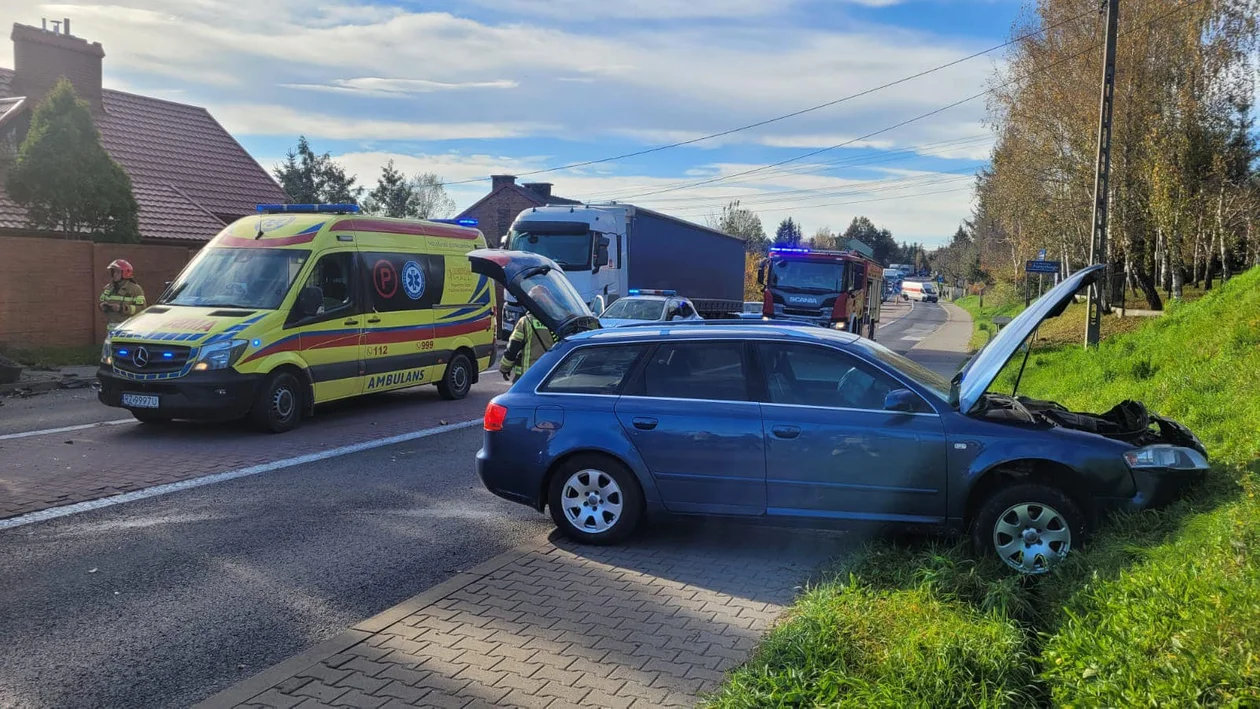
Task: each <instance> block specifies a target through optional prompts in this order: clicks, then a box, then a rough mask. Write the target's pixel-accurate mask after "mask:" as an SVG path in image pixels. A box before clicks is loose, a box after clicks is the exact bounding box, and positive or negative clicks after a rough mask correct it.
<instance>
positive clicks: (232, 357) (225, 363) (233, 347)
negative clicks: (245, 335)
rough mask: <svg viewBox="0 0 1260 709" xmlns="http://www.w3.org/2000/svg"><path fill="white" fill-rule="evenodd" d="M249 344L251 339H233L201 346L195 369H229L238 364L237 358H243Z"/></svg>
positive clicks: (202, 370) (200, 370) (199, 370)
mask: <svg viewBox="0 0 1260 709" xmlns="http://www.w3.org/2000/svg"><path fill="white" fill-rule="evenodd" d="M248 344H249V340H231V341H224V342H216V343H214V344H212V345H206V346H205V347H202V348H201V353H200V354H199V355H198V356H197V363H196V364H195V365H193V370H194V371H197V372H205V371H209V370H215V369H227V368H228V367H231V366H232V365H233V364H236V360H238V359H240V358H241V355H242V354H243V353H244V352H245V347H246V345H248Z"/></svg>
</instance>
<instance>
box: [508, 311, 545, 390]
mask: <svg viewBox="0 0 1260 709" xmlns="http://www.w3.org/2000/svg"><path fill="white" fill-rule="evenodd" d="M555 344H556V336H555V335H554V334H552V332H551V330H548V329H547V327H546V326H545V325H543V324H542V323H541V322H539V321H538V319H537V318H535V317H534V316H533V315H529V314H526V315H522V316H521V318H520V320H517V321H516V327H514V328H512V336H511V337H509V338H508V346H507V351H506V352H504V353H503V359H502V360H501V361H500V362H499V372H501V373H503V374H511V375H513V381H515V380H516V379H520V378H521V375H522V374H524V373H525V371H526V370H528V369H529V368H530V365H532V364H533V363H534V362H536V361H538V358H539V357H541V356H543V354H544V353H545V352H547V350H550V349H551V348H552V347H554V346H555Z"/></svg>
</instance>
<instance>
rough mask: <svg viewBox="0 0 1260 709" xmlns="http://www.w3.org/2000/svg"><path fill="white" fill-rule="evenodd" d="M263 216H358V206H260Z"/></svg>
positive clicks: (259, 209)
mask: <svg viewBox="0 0 1260 709" xmlns="http://www.w3.org/2000/svg"><path fill="white" fill-rule="evenodd" d="M258 211H259V213H261V214H276V213H279V212H293V213H295V214H358V213H359V205H357V204H260V205H258Z"/></svg>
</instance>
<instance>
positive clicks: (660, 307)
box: [602, 298, 665, 320]
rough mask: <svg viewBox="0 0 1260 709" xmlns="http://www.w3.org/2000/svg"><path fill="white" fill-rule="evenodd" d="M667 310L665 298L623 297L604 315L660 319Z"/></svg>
mask: <svg viewBox="0 0 1260 709" xmlns="http://www.w3.org/2000/svg"><path fill="white" fill-rule="evenodd" d="M664 311H665V301H663V300H635V299H632V298H622V299H621V300H618V301H617V302H615V303H613V304H612V305H610V306H608V310H605V311H604V314H603V316H602V317H605V318H615V319H618V320H660V319H661V313H663V312H664Z"/></svg>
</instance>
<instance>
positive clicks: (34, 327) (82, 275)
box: [0, 236, 195, 347]
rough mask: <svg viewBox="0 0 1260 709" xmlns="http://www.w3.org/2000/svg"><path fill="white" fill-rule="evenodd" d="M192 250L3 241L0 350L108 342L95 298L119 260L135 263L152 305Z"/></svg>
mask: <svg viewBox="0 0 1260 709" xmlns="http://www.w3.org/2000/svg"><path fill="white" fill-rule="evenodd" d="M193 253H195V250H194V249H189V248H187V247H182V246H155V245H147V244H146V245H140V244H93V243H91V242H87V241H67V240H63V239H42V238H26V237H17V236H14V237H0V345H9V346H12V347H30V346H78V345H90V344H94V343H98V342H100V341H101V340H103V339H104V338H105V317H104V314H103V313H101V312H100V309H99V308H97V305H96V303H97V298H98V297H99V296H100V293H101V290H102V289H104V287H105V284H106V283H108V282H109V275H108V274H107V273H106V272H105V267H106V266H108V265H109V263H110V261H113V260H114V259H116V258H123V259H126V260H128V261H130V262H131V264H132V265H133V266H135V269H136V281H137V282H138V283H139V284H140V286H141V287H142V288H144V294H145V296H146V297H147V298H148V299H149V301H150V302H152V301H153V300H154V299H156V298H157V297H158V296H159V295H161V293H162V289H163V285H164V284H165V283H166V281H169V280H172V279H174V278H175V276H176V275H177V274H178V273H179V271H180V269H182V268H183V267H184V264H186V263H188V259H189V258H191V256H192V254H193Z"/></svg>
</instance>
